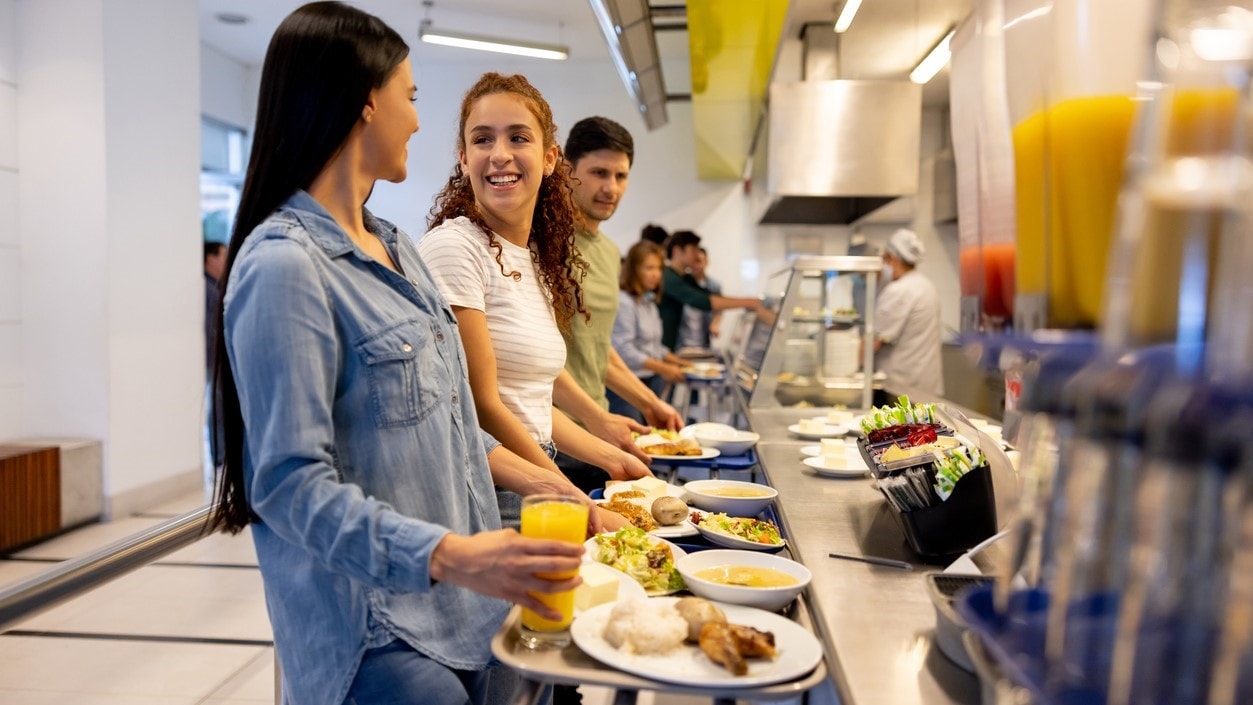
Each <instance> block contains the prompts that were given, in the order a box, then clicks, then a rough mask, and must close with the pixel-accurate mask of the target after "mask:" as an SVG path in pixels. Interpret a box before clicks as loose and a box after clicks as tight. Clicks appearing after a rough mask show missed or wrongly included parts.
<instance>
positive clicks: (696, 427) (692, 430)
mask: <svg viewBox="0 0 1253 705" xmlns="http://www.w3.org/2000/svg"><path fill="white" fill-rule="evenodd" d="M734 430H735V427H734V426H728V425H726V424H724V423H710V422H709V421H702V422H701V423H694V424H688V425H687V426H684V427H683V428H682V429H680V430H679V438H696V434H698V433H703V432H706V431H714V432H721V433H726V432H728V431H734Z"/></svg>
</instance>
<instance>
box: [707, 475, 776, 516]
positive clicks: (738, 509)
mask: <svg viewBox="0 0 1253 705" xmlns="http://www.w3.org/2000/svg"><path fill="white" fill-rule="evenodd" d="M683 491H684V492H685V493H686V495H687V500H688V504H694V505H696V506H697V507H698V508H700V509H704V510H706V511H710V512H722V513H724V514H727V515H730V516H733V517H755V516H757V515H758V514H760V513H761V511H762V510H763V509H765V508H766V507H768V506H770V503H771V502H773V501H774V498H775V497H778V496H779V492H778V490H775V489H774V488H772V487H766V486H765V485H759V484H757V483H756V482H739V481H736V480H696V481H693V482H689V483H687V484H686V485H683Z"/></svg>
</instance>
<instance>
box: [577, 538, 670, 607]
mask: <svg viewBox="0 0 1253 705" xmlns="http://www.w3.org/2000/svg"><path fill="white" fill-rule="evenodd" d="M649 538H650V539H652V540H653V545H654V546H656V545H657V544H659V543H664V544H666V545H667V546H669V547H670V557H671V558H672V559H674V562H676V563H677V562H678V561H679V559H680V558H682V557H683V556H686V555H687V551H684V550H683V549H681V548H679V547H678V546H675V545H674V544H672V543H670V542H669V541H667V540H665V539H663V538H659V537H657V536H653V535H651V534H650V535H649ZM597 548H599V546H598V545H597V544H596V537H595V536H593V537H592V538H590V539H588V540H586V541H584V542H583V558H584V559H585V560H588V561H591V562H593V563H600V561H598V560H596V550H597ZM600 565H603V566H605V567H606V568H609V569H610V570H612V571H614V572H615V573H622V571H620V570H618V569H617V568H614V567H613V566H610V565H607V564H605V563H600ZM675 572H676V573H677V572H679V571H678V568H675ZM622 574H623V575H626V577H627V578H628V579H629V580H630V581H631V582H635V578H632V577H631V576H630V575H627V574H626V573H622ZM635 584H636V585H639V583H637V582H636V583H635ZM640 589H641V590H643V589H644V588H643V587H641V588H640ZM676 592H678V590H661V591H658V592H649V593H647V595H648V596H649V597H659V596H661V595H673V594H674V593H676Z"/></svg>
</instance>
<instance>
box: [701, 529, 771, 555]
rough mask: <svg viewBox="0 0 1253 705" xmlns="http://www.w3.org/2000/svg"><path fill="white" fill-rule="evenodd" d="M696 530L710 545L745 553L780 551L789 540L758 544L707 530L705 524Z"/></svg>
mask: <svg viewBox="0 0 1253 705" xmlns="http://www.w3.org/2000/svg"><path fill="white" fill-rule="evenodd" d="M696 530H697V531H699V532H700V535H701V536H704V537H705V538H706V539H709V543H712V544H714V545H717V546H722V547H723V548H740V549H743V550H745V551H778V550H780V549H782V548H783V547H784V546H786V545H787V539H781V542H780V543H776V544H768V543H757V542H756V541H749V540H748V539H742V538H740V537H739V536H731V535H730V534H724V533H722V532H719V531H714V530H713V529H710V528H706V527H705V525H704V524H703V523H701V524H697V525H696Z"/></svg>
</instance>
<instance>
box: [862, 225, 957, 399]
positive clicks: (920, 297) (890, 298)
mask: <svg viewBox="0 0 1253 705" xmlns="http://www.w3.org/2000/svg"><path fill="white" fill-rule="evenodd" d="M924 254H925V250H924V248H923V246H922V241H921V240H919V239H918V235H917V234H916V233H914V231H912V230H906V229H904V228H901V229H900V230H897V231H896V232H894V233H892V236H891V237H889V238H888V243H887V247H886V248H885V249H884V251H883V273H882V274H881V276H882V277H883V281H884V283H885V285H884V286H883V287H882V288H881V289H880V290H879V297H878V304H877V305H876V306H875V334H876V337H875V366H876V367H877V368H878V369H880V370H882V371H883V372H884V373H885V374H887V376H888V380H887V381H888V386H889V387H890V388H891V389H893V390H897V389H899V390H901V391H902V392H905V391H910V392H913V391H917V392H920V393H929V394H934V395H935V396H937V397H938V396H941V395H943V394H944V376H943V374H942V373H941V369H940V298H939V295H938V294H936V291H935V286H934V285H933V284H932V283H931V281H930V280H928V279H927V278H926V277H924V276H923V275H922V274H920V273H919V272H917V271H916V270H915V267H916V266H917V265H918V262H919V261H920V260H921V259H922V256H923V255H924Z"/></svg>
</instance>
